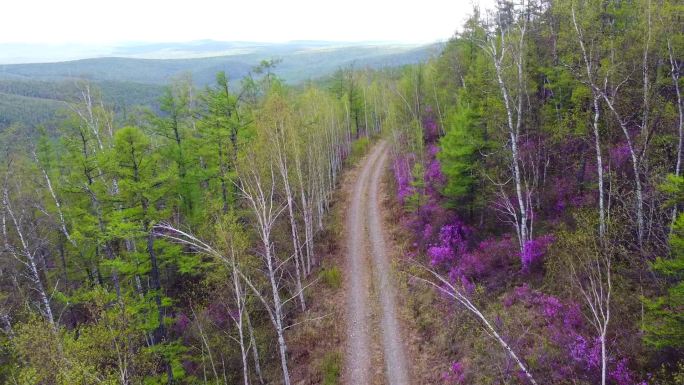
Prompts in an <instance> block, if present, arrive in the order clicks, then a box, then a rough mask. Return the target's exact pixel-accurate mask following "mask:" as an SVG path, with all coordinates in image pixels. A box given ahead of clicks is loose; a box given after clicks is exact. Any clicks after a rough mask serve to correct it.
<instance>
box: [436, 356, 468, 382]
mask: <svg viewBox="0 0 684 385" xmlns="http://www.w3.org/2000/svg"><path fill="white" fill-rule="evenodd" d="M465 377H466V376H465V367H464V366H463V364H462V363H461V362H460V361H454V362H452V363H451V366H450V367H449V370H448V371H446V372H444V373H442V381H444V384H448V385H462V384H465V380H466V378H465Z"/></svg>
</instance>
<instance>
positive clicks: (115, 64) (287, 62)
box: [0, 41, 441, 128]
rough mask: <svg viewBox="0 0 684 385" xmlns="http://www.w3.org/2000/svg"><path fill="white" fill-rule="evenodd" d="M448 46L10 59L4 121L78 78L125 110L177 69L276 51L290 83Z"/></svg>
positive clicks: (30, 116)
mask: <svg viewBox="0 0 684 385" xmlns="http://www.w3.org/2000/svg"><path fill="white" fill-rule="evenodd" d="M440 47H441V45H439V44H431V45H423V46H409V45H390V44H356V45H339V43H336V44H334V43H326V42H295V43H288V44H262V45H254V44H250V43H222V42H211V41H204V42H195V43H192V44H191V43H185V44H180V45H175V44H172V43H167V44H154V45H140V46H126V47H120V48H117V49H114V50H112V53H113V54H118V55H122V56H127V57H105V58H91V59H81V60H73V61H64V62H54V63H29V64H5V65H0V108H1V109H0V114H1V115H0V116H2V118H1V119H0V128H1V127H6V126H7V125H9V124H12V123H21V124H24V125H29V126H30V125H34V124H36V123H37V122H41V121H45V120H49V119H50V118H52V117H54V115H55V113H56V112H57V110H58V109H59V108H60V106H62V104H61V103H58V102H60V101H66V100H70V99H72V97H73V95H74V92H75V89H74V87H73V83H74V80H75V79H88V80H90V81H91V82H94V83H96V84H97V85H98V86H99V88H101V89H102V93H103V98H104V100H105V101H106V102H108V103H111V104H112V105H113V106H114V107H115V109H117V110H123V109H126V108H130V107H132V106H136V105H145V106H153V107H155V106H156V104H157V100H158V98H159V96H160V95H161V93H162V91H163V87H164V86H165V85H168V84H169V83H170V82H171V81H172V80H173V78H174V77H177V76H178V75H180V74H185V73H189V74H191V75H192V79H193V81H194V82H195V85H196V86H198V87H200V88H203V87H205V86H207V85H210V84H212V83H213V82H214V81H215V77H216V74H217V73H218V72H220V71H224V72H225V73H226V74H227V75H228V78H229V79H233V80H235V79H241V78H243V77H244V76H246V75H247V74H248V73H249V72H250V70H252V68H254V67H255V66H257V65H258V64H259V63H260V62H261V61H262V60H269V59H272V58H276V59H280V60H281V62H280V63H279V64H278V67H277V68H276V70H275V73H276V74H277V75H278V76H280V77H281V78H282V79H283V80H285V81H286V82H287V83H290V84H298V83H301V82H303V81H306V80H311V79H317V78H321V77H324V76H326V75H329V74H331V73H332V72H333V71H335V70H336V69H338V68H341V67H348V66H350V65H354V66H355V67H356V68H363V67H371V68H381V67H388V66H401V65H405V64H414V63H418V62H423V61H425V60H427V59H428V58H429V57H431V56H433V55H435V54H437V53H439V50H440ZM0 48H1V47H0ZM212 53H230V54H229V55H223V56H214V57H195V58H176V59H149V58H140V56H142V57H159V56H167V57H168V56H172V57H173V56H193V55H209V54H212ZM132 56H137V57H132ZM0 57H1V56H0ZM234 84H235V83H234Z"/></svg>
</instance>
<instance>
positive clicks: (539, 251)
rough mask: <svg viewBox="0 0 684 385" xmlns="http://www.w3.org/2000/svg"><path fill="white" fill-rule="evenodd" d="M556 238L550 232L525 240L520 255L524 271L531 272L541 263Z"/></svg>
mask: <svg viewBox="0 0 684 385" xmlns="http://www.w3.org/2000/svg"><path fill="white" fill-rule="evenodd" d="M554 240H555V238H554V236H553V235H550V234H548V235H542V236H541V237H538V238H535V239H531V240H529V241H527V242H525V245H524V247H523V251H522V254H521V255H520V261H521V262H522V266H523V271H527V272H529V271H530V270H531V269H532V267H533V266H535V265H538V264H540V263H541V262H542V260H543V259H544V255H545V254H546V251H547V250H548V248H549V246H550V245H551V244H552V243H553V241H554Z"/></svg>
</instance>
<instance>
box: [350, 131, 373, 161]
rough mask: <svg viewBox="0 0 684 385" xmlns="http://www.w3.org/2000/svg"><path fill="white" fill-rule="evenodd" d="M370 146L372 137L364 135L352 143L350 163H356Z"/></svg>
mask: <svg viewBox="0 0 684 385" xmlns="http://www.w3.org/2000/svg"><path fill="white" fill-rule="evenodd" d="M369 147H370V139H368V137H366V136H364V137H361V138H359V139H357V140H355V141H354V142H353V143H352V150H351V154H350V155H349V163H350V164H356V163H357V162H358V161H359V160H361V158H363V156H364V155H366V153H367V152H368V148H369Z"/></svg>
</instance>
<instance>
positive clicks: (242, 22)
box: [0, 0, 494, 44]
mask: <svg viewBox="0 0 684 385" xmlns="http://www.w3.org/2000/svg"><path fill="white" fill-rule="evenodd" d="M473 1H475V2H479V3H481V4H483V5H485V6H488V5H490V4H492V3H493V2H494V0H335V1H331V0H280V1H278V0H261V1H259V0H240V1H236V0H183V1H179V0H3V1H2V7H1V8H0V43H49V44H66V43H84V44H93V43H95V44H98V43H122V42H182V41H191V40H200V39H212V40H221V41H256V42H284V41H290V40H331V41H396V42H405V43H425V42H433V41H436V40H446V39H448V38H449V37H451V36H452V35H453V34H454V32H455V31H456V29H457V28H459V27H460V26H461V24H462V23H463V21H464V19H465V16H466V15H468V14H470V13H471V10H472V7H473V6H472V4H473Z"/></svg>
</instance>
